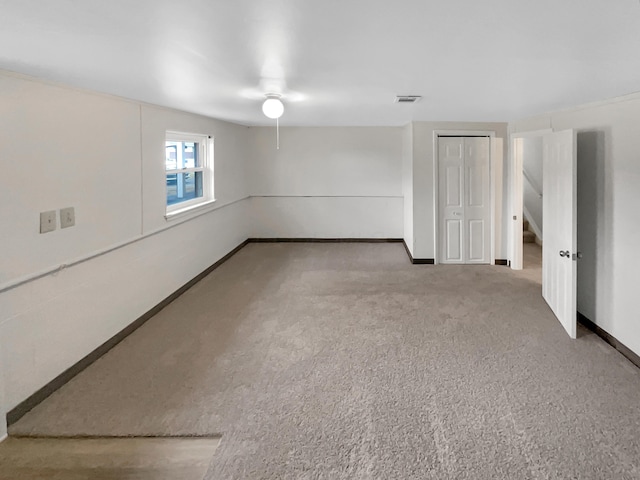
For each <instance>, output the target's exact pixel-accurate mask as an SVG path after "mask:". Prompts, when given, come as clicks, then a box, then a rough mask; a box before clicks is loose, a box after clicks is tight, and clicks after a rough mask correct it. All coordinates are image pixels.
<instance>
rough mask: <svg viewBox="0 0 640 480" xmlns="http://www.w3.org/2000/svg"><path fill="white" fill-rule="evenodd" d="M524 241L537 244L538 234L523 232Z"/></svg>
mask: <svg viewBox="0 0 640 480" xmlns="http://www.w3.org/2000/svg"><path fill="white" fill-rule="evenodd" d="M522 241H523V242H524V243H536V234H535V233H533V232H529V231H528V230H527V231H524V232H522Z"/></svg>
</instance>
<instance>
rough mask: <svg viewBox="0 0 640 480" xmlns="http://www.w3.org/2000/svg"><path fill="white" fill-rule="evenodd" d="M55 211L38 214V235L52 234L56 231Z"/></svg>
mask: <svg viewBox="0 0 640 480" xmlns="http://www.w3.org/2000/svg"><path fill="white" fill-rule="evenodd" d="M56 213H57V212H56V211H55V210H49V211H48V212H40V233H48V232H53V231H54V230H55V229H56Z"/></svg>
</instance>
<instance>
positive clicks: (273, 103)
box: [262, 93, 284, 120]
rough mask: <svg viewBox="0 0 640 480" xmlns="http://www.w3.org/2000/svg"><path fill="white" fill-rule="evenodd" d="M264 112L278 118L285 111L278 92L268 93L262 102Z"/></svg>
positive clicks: (268, 115) (270, 116)
mask: <svg viewBox="0 0 640 480" xmlns="http://www.w3.org/2000/svg"><path fill="white" fill-rule="evenodd" d="M262 113H264V114H265V115H266V116H267V117H269V118H274V119H276V120H277V119H278V118H280V117H281V116H282V114H283V113H284V105H283V104H282V101H281V100H280V95H278V94H277V93H267V99H266V100H265V101H264V103H263V104H262Z"/></svg>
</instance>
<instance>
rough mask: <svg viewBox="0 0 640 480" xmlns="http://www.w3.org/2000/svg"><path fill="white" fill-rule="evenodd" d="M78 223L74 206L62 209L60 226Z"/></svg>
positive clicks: (65, 226) (71, 225)
mask: <svg viewBox="0 0 640 480" xmlns="http://www.w3.org/2000/svg"><path fill="white" fill-rule="evenodd" d="M75 224H76V212H75V210H74V209H73V207H67V208H61V209H60V228H67V227H73V226H74V225H75Z"/></svg>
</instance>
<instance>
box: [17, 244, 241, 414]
mask: <svg viewBox="0 0 640 480" xmlns="http://www.w3.org/2000/svg"><path fill="white" fill-rule="evenodd" d="M248 243H249V240H245V241H244V242H242V243H241V244H240V245H238V246H237V247H235V248H234V249H233V250H231V251H230V252H229V253H227V254H226V255H225V256H224V257H222V258H221V259H220V260H218V261H217V262H215V263H214V264H213V265H211V266H209V267H208V268H206V269H205V270H203V271H202V272H200V273H199V274H198V275H196V276H195V277H193V278H192V279H191V280H189V281H188V282H187V283H185V284H184V285H183V286H181V287H180V288H178V289H177V290H176V291H175V292H173V293H172V294H171V295H169V296H168V297H166V298H165V299H163V300H161V301H160V302H159V303H158V304H156V305H155V306H154V307H152V308H151V309H150V310H148V311H147V312H145V313H144V314H142V315H141V316H140V317H138V318H137V319H136V320H134V321H133V322H132V323H130V324H129V325H127V326H126V327H125V328H123V329H122V330H120V331H119V332H118V333H116V334H115V335H114V336H113V337H111V338H110V339H109V340H107V341H106V342H104V343H103V344H102V345H100V346H99V347H97V348H96V349H95V350H93V351H92V352H90V353H88V354H87V355H85V356H84V357H83V358H81V359H80V360H78V361H77V362H76V363H74V364H73V365H71V366H70V367H69V368H67V369H66V370H65V371H64V372H62V373H61V374H60V375H58V376H57V377H55V378H54V379H53V380H51V381H50V382H48V383H47V384H46V385H44V386H43V387H41V388H39V389H38V390H37V391H36V392H35V393H33V394H31V395H30V396H29V397H27V398H26V399H25V400H23V401H22V402H20V403H19V404H18V405H16V406H15V407H13V408H12V409H11V410H9V411H8V412H7V426H11V425H13V424H14V423H16V422H17V421H18V420H20V418H22V417H23V416H24V415H25V414H26V413H27V412H29V411H30V410H31V409H33V408H34V407H35V406H36V405H38V404H39V403H41V402H42V401H43V400H45V399H46V398H47V397H48V396H49V395H51V394H52V393H53V392H55V391H56V390H58V389H59V388H60V387H62V386H63V385H64V384H65V383H67V382H68V381H69V380H71V379H72V378H73V377H75V376H76V375H78V374H79V373H80V372H82V371H83V370H84V369H86V368H87V367H88V366H90V365H91V364H92V363H94V362H95V361H96V360H98V359H99V358H100V357H102V356H103V355H104V354H105V353H107V352H108V351H109V350H111V349H112V348H113V347H115V346H116V345H117V344H118V343H120V342H121V341H122V340H124V339H125V338H126V337H128V336H129V335H131V334H132V333H133V332H135V331H136V330H137V329H138V328H140V327H141V326H142V325H144V323H145V322H147V320H149V319H150V318H152V317H153V316H154V315H155V314H157V313H158V312H160V310H162V309H163V308H164V307H166V306H167V305H169V304H170V303H171V302H173V301H174V300H175V299H176V298H178V297H179V296H180V295H182V294H183V293H184V292H186V291H187V290H189V288H191V287H192V286H194V285H195V284H196V283H198V282H199V281H200V280H202V279H203V278H204V277H206V276H207V275H209V274H210V273H211V272H212V271H213V270H215V269H216V268H218V267H219V266H220V265H222V264H223V263H224V262H226V261H227V260H229V259H230V258H231V257H232V256H234V255H235V254H236V253H238V252H239V251H240V250H241V249H242V248H244V247H245V246H246V245H247V244H248Z"/></svg>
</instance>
